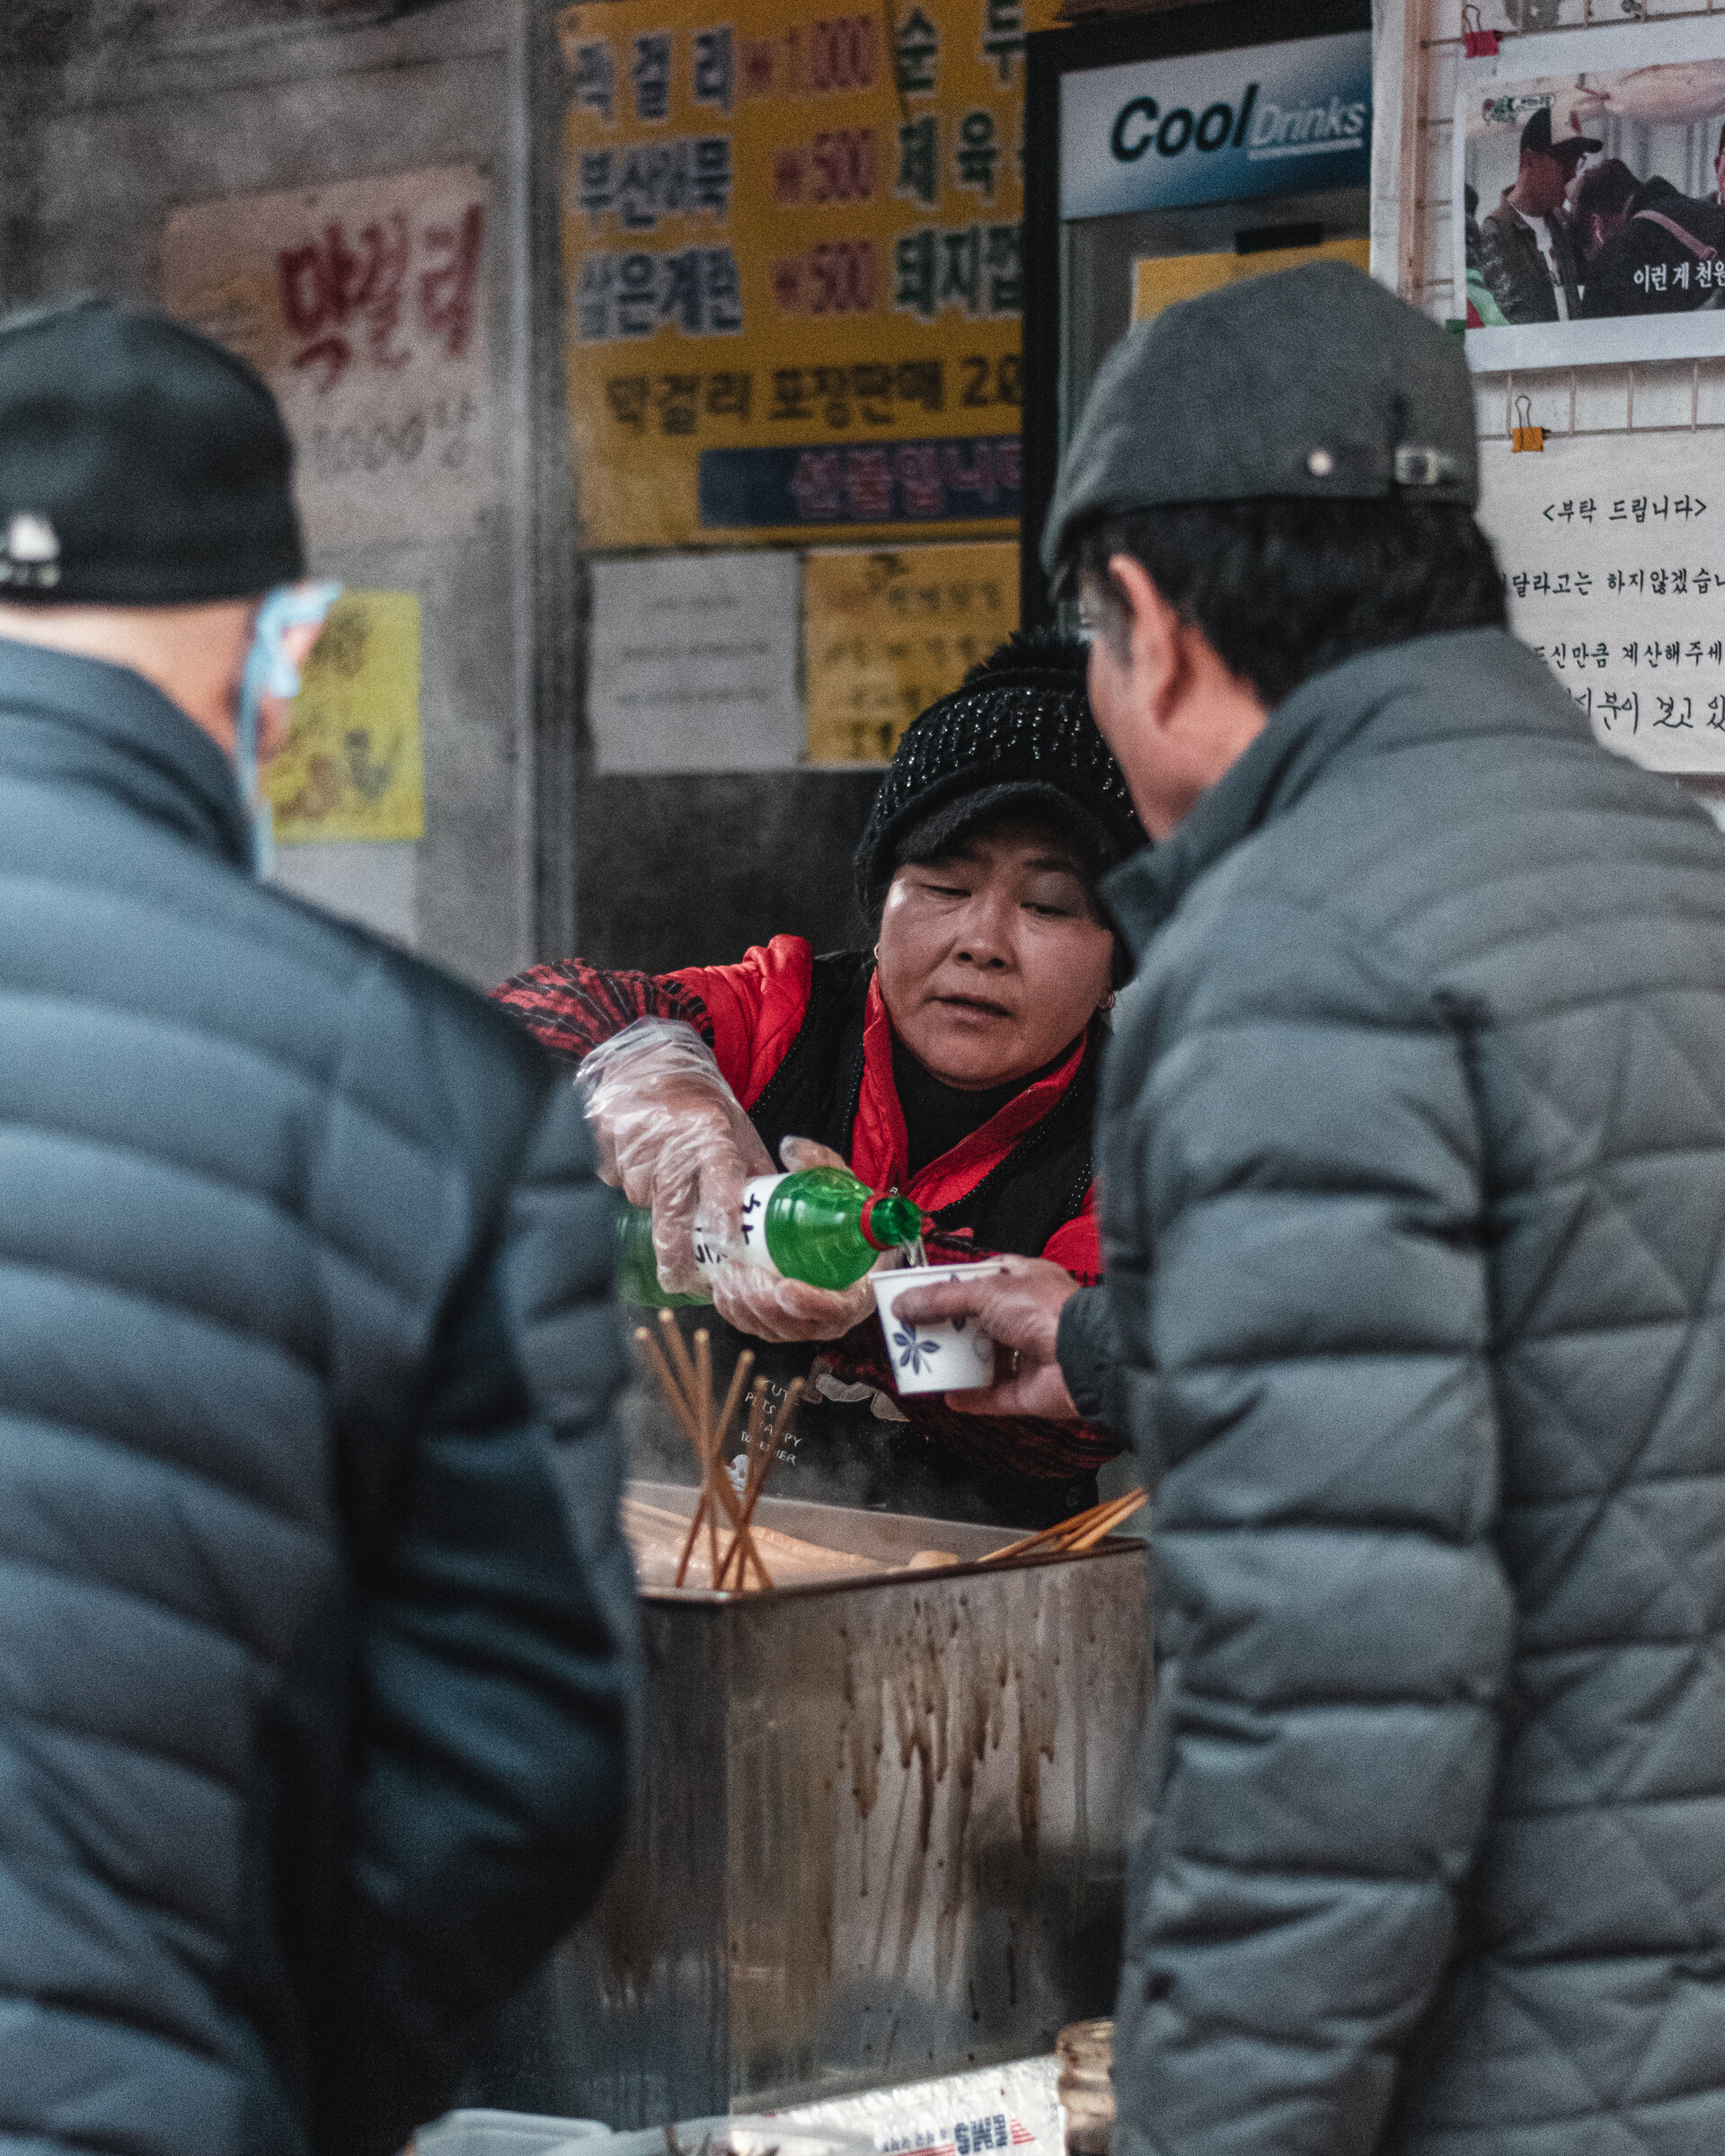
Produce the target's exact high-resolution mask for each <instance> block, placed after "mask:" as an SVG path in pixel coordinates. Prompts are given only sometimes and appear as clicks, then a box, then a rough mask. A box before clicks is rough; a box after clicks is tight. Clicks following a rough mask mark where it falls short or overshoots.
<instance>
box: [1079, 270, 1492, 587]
mask: <svg viewBox="0 0 1725 2156" xmlns="http://www.w3.org/2000/svg"><path fill="white" fill-rule="evenodd" d="M1475 425H1476V421H1475V418H1474V407H1473V383H1472V381H1471V379H1470V377H1469V375H1468V371H1467V361H1466V359H1465V358H1464V356H1463V353H1462V347H1461V341H1460V340H1459V339H1458V338H1455V337H1454V336H1452V335H1451V334H1450V333H1449V332H1448V331H1446V330H1445V329H1443V328H1441V327H1440V326H1439V325H1438V323H1435V322H1433V321H1431V320H1430V319H1429V317H1428V316H1426V315H1424V314H1420V312H1419V311H1418V309H1417V308H1414V307H1411V306H1409V305H1406V304H1405V302H1403V301H1402V300H1399V299H1397V298H1396V296H1395V295H1394V294H1393V292H1386V291H1385V290H1384V287H1383V286H1382V285H1379V284H1376V283H1375V282H1374V281H1373V280H1372V278H1369V277H1367V275H1366V274H1365V272H1364V271H1363V270H1356V269H1354V268H1353V267H1352V266H1351V265H1350V264H1349V263H1347V262H1337V261H1319V262H1303V263H1301V264H1300V266H1299V267H1298V268H1297V269H1296V270H1278V272H1277V273H1276V274H1275V275H1274V276H1271V277H1253V278H1243V280H1242V281H1241V282H1240V283H1238V284H1234V285H1225V286H1223V287H1222V288H1221V289H1220V290H1219V291H1216V292H1207V293H1205V294H1204V295H1203V296H1201V297H1200V298H1198V299H1188V300H1182V301H1181V302H1180V303H1179V304H1178V305H1174V306H1172V307H1164V308H1163V311H1162V313H1161V314H1157V315H1155V316H1154V317H1153V318H1152V320H1150V321H1149V322H1145V323H1139V324H1138V325H1137V328H1135V329H1132V330H1129V331H1128V332H1127V334H1126V335H1125V336H1124V337H1123V338H1122V339H1121V340H1120V341H1119V344H1117V345H1116V346H1115V347H1114V349H1113V350H1112V351H1111V352H1110V354H1109V355H1108V357H1107V358H1106V359H1104V360H1103V362H1102V365H1101V370H1100V371H1099V372H1098V374H1097V376H1096V380H1095V383H1094V384H1093V385H1092V389H1091V393H1090V397H1089V400H1088V402H1086V403H1085V406H1084V416H1083V417H1082V418H1081V419H1080V420H1079V422H1078V429H1077V431H1076V433H1075V435H1074V436H1073V437H1072V441H1071V443H1070V444H1069V445H1068V446H1067V449H1066V455H1065V456H1064V457H1063V458H1062V459H1061V463H1060V477H1059V480H1058V482H1057V484H1056V487H1055V490H1054V500H1053V502H1052V503H1051V504H1050V505H1049V508H1048V523H1047V525H1046V526H1044V527H1043V533H1042V566H1043V568H1044V569H1045V570H1047V571H1048V575H1049V577H1050V578H1051V579H1054V581H1055V586H1056V589H1057V591H1058V590H1059V588H1060V585H1061V584H1062V583H1063V582H1064V580H1065V578H1066V575H1067V573H1069V571H1070V569H1071V563H1072V554H1073V550H1074V547H1075V543H1076V541H1077V538H1078V535H1079V534H1080V533H1081V531H1082V530H1083V529H1084V526H1086V525H1088V524H1090V523H1092V522H1093V521H1094V520H1095V519H1096V518H1097V517H1109V516H1118V515H1120V514H1122V513H1124V512H1126V511H1128V510H1132V509H1150V508H1159V507H1161V506H1163V504H1165V503H1171V502H1185V501H1251V500H1258V499H1263V498H1265V497H1267V496H1276V495H1282V496H1286V495H1305V496H1309V497H1310V498H1311V499H1313V500H1314V501H1347V500H1353V501H1374V500H1383V499H1385V498H1386V497H1388V496H1390V495H1397V494H1399V495H1402V496H1405V497H1406V498H1407V499H1409V500H1412V501H1447V502H1460V503H1462V504H1464V506H1465V507H1467V508H1473V506H1474V505H1475V503H1476V502H1477V501H1478V500H1479V496H1480V460H1479V451H1478V447H1477V445H1476V443H1475V440H1474V429H1475Z"/></svg>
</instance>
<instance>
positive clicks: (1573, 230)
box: [1454, 13, 1725, 369]
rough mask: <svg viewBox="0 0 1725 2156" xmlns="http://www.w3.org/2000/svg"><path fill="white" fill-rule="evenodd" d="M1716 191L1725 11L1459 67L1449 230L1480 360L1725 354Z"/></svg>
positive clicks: (1582, 34) (1513, 51)
mask: <svg viewBox="0 0 1725 2156" xmlns="http://www.w3.org/2000/svg"><path fill="white" fill-rule="evenodd" d="M1535 68H1537V73H1535V72H1534V70H1535ZM1722 191H1725V13H1721V14H1720V15H1718V16H1709V17H1707V18H1705V19H1697V18H1695V17H1690V18H1689V19H1687V20H1673V21H1670V22H1657V21H1655V22H1633V23H1626V24H1624V25H1623V26H1621V27H1612V28H1607V29H1599V30H1588V31H1574V32H1570V33H1564V34H1559V35H1555V36H1550V37H1541V38H1538V39H1530V40H1520V39H1516V40H1507V41H1506V43H1505V46H1504V49H1503V50H1502V51H1501V52H1500V53H1499V54H1498V55H1497V56H1496V57H1492V58H1489V59H1476V60H1466V61H1464V62H1463V63H1462V66H1461V70H1460V75H1459V84H1458V88H1457V90H1456V102H1455V189H1454V201H1455V211H1454V240H1455V283H1456V289H1457V291H1458V292H1460V291H1462V290H1463V289H1464V288H1465V292H1466V320H1467V332H1466V344H1467V356H1468V359H1469V361H1470V363H1471V364H1472V365H1473V367H1476V368H1488V369H1495V368H1508V367H1576V366H1588V365H1593V364H1597V363H1599V362H1611V361H1626V360H1652V359H1691V358H1710V357H1713V356H1716V355H1719V354H1725V204H1722V203H1721V192H1722Z"/></svg>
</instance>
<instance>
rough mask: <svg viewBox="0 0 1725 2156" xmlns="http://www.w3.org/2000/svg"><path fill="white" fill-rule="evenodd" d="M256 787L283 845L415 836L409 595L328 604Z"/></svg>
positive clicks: (416, 612)
mask: <svg viewBox="0 0 1725 2156" xmlns="http://www.w3.org/2000/svg"><path fill="white" fill-rule="evenodd" d="M265 786H266V791H268V793H269V796H270V808H271V809H272V811H273V814H274V820H275V835H276V837H277V839H278V840H279V842H280V843H281V844H283V845H304V844H312V843H314V842H316V841H319V840H323V841H329V840H334V839H411V838H420V837H423V836H424V834H425V776H424V765H423V759H422V755H421V750H420V602H419V600H418V599H417V598H416V597H415V596H414V595H413V594H412V593H411V592H405V591H349V592H344V593H343V595H342V596H341V598H339V599H338V600H337V601H336V603H335V605H334V607H333V608H332V610H331V614H330V618H329V620H328V621H327V622H326V623H324V627H323V635H322V636H320V637H319V638H318V640H317V642H316V644H315V645H314V647H313V649H312V656H311V658H310V659H309V660H308V661H307V662H306V666H305V686H304V687H303V688H302V689H301V690H300V693H299V694H298V696H297V697H296V699H295V702H294V720H293V731H292V733H291V734H290V735H289V736H288V742H287V745H286V746H285V747H284V748H283V749H282V751H281V753H280V754H279V755H278V756H276V757H275V758H274V759H273V760H272V762H271V763H270V765H269V767H268V770H267V772H266V774H265Z"/></svg>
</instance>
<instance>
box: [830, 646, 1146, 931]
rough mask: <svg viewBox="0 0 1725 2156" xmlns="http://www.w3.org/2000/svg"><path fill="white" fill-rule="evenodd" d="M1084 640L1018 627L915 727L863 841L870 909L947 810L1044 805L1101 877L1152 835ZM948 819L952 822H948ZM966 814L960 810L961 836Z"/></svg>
mask: <svg viewBox="0 0 1725 2156" xmlns="http://www.w3.org/2000/svg"><path fill="white" fill-rule="evenodd" d="M1084 667H1085V649H1084V645H1083V644H1082V643H1080V642H1079V641H1077V640H1076V639H1075V638H1071V637H1059V636H1054V635H1051V634H1049V633H1048V632H1043V631H1039V632H1032V633H1031V634H1030V635H1014V636H1013V637H1012V638H1010V639H1009V640H1008V641H1007V642H1005V643H1004V644H1002V645H1001V646H1000V647H999V648H998V649H996V650H995V651H994V652H992V653H991V654H990V655H989V657H988V658H986V659H984V660H983V661H982V663H981V664H980V665H979V666H975V667H971V669H970V671H969V673H968V674H967V675H966V676H965V677H964V680H963V682H962V683H961V684H960V686H959V687H958V688H956V689H954V690H953V691H952V692H951V694H950V695H946V696H942V698H941V699H940V701H939V702H936V703H932V704H930V706H929V707H928V709H927V710H926V711H924V713H923V714H922V716H921V717H920V718H918V719H916V720H914V721H913V722H912V723H911V725H910V726H909V727H907V729H906V730H905V734H904V738H902V739H901V740H900V742H899V744H898V753H897V754H896V755H894V757H893V759H892V763H891V765H890V767H889V770H888V772H887V775H886V777H885V779H884V780H882V782H881V785H880V792H879V793H878V794H877V795H876V796H875V800H874V807H873V808H872V810H871V813H870V816H869V822H868V827H867V829H866V830H865V831H864V832H863V834H862V843H861V844H859V846H858V847H857V850H856V889H857V896H858V897H859V898H860V899H861V900H862V905H863V906H864V908H865V910H866V909H868V908H871V906H873V904H874V903H875V901H876V900H877V899H878V898H879V897H880V894H881V893H882V892H883V891H884V890H885V888H886V887H887V885H888V884H889V882H890V881H891V879H892V873H893V870H895V869H896V868H897V867H898V865H899V863H900V862H902V861H904V860H905V859H907V858H909V856H907V854H906V853H904V852H903V851H902V848H903V846H904V844H905V842H906V841H907V840H909V839H911V838H913V837H918V836H924V835H925V833H924V826H929V825H930V824H931V822H932V821H933V818H934V817H936V816H937V815H939V814H940V813H941V812H942V811H944V810H949V809H951V808H957V807H959V806H960V804H962V803H963V802H965V801H966V800H967V799H968V798H969V797H976V806H977V808H978V809H979V810H981V811H985V812H986V811H990V810H993V809H994V808H996V807H998V808H1000V809H1002V810H1005V809H1008V808H1011V807H1013V805H1014V802H1015V801H1016V802H1017V803H1018V804H1020V805H1022V807H1023V808H1026V809H1030V808H1044V809H1046V810H1048V812H1051V813H1053V814H1055V815H1057V816H1059V817H1060V818H1061V820H1062V821H1063V822H1065V823H1066V824H1067V825H1068V826H1071V827H1072V828H1073V830H1074V831H1075V835H1077V836H1078V837H1079V839H1080V841H1081V843H1082V844H1083V845H1084V851H1085V853H1086V855H1087V857H1088V862H1089V865H1090V867H1091V868H1092V872H1094V873H1096V874H1100V873H1101V871H1102V870H1106V869H1109V868H1111V867H1113V866H1114V864H1115V863H1116V862H1119V861H1121V860H1123V859H1124V858H1125V857H1126V855H1127V854H1128V853H1136V852H1137V849H1138V848H1139V847H1140V846H1142V845H1143V844H1145V843H1146V840H1145V833H1144V827H1143V826H1142V825H1141V824H1140V823H1139V822H1138V818H1137V812H1136V810H1135V809H1134V808H1133V806H1132V797H1131V795H1130V794H1129V793H1128V791H1127V785H1126V780H1125V778H1124V776H1123V775H1122V773H1121V771H1120V767H1119V764H1117V763H1116V762H1115V761H1114V758H1113V756H1112V755H1111V754H1110V751H1109V747H1108V744H1107V743H1106V742H1105V741H1104V740H1103V739H1102V737H1101V734H1100V733H1098V732H1097V730H1096V721H1095V720H1093V719H1092V717H1091V715H1090V700H1089V697H1088V695H1087V694H1086V692H1085V688H1084ZM942 820H944V819H942ZM964 820H965V819H963V818H962V817H955V818H954V819H952V826H951V831H950V832H949V833H948V834H947V835H948V836H951V837H956V836H957V835H958V831H959V829H960V827H961V825H962V822H963V821H964Z"/></svg>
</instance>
